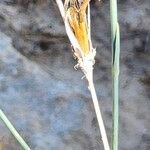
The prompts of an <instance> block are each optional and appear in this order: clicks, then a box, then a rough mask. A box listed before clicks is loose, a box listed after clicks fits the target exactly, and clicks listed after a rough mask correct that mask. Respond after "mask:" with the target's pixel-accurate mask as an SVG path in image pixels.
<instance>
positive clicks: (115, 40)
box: [110, 0, 120, 150]
mask: <svg viewBox="0 0 150 150" xmlns="http://www.w3.org/2000/svg"><path fill="white" fill-rule="evenodd" d="M110 16H111V32H112V33H111V39H112V84H113V85H112V88H113V89H112V93H113V94H112V95H113V123H112V150H118V128H119V126H118V118H119V58H120V31H119V24H118V19H117V0H110Z"/></svg>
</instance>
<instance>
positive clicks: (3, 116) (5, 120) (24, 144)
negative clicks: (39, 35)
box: [0, 109, 31, 150]
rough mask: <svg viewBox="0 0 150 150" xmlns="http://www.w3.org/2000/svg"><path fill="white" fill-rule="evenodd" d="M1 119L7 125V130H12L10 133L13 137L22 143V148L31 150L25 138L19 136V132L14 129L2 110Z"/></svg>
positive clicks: (0, 112)
mask: <svg viewBox="0 0 150 150" xmlns="http://www.w3.org/2000/svg"><path fill="white" fill-rule="evenodd" d="M0 119H1V120H2V121H3V122H4V123H5V125H6V126H7V128H8V129H9V130H10V132H11V133H12V134H13V136H14V137H15V138H16V140H17V141H18V142H19V143H20V145H21V146H22V148H23V149H24V150H31V149H30V147H29V146H28V145H27V143H26V142H25V141H24V140H23V138H22V137H21V136H20V135H19V133H18V132H17V130H16V129H15V128H14V127H13V125H12V124H11V122H10V121H9V120H8V118H7V117H6V115H5V114H4V113H3V111H2V110H1V109H0Z"/></svg>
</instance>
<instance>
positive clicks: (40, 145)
mask: <svg viewBox="0 0 150 150" xmlns="http://www.w3.org/2000/svg"><path fill="white" fill-rule="evenodd" d="M149 6H150V1H149V0H145V1H142V2H140V1H136V0H132V1H131V0H127V1H119V5H118V9H119V13H118V15H119V22H120V26H121V70H120V133H119V148H120V149H121V150H137V149H142V150H148V149H149V147H150V144H149V143H150V142H149V139H150V138H149V136H150V126H149V124H150V117H149V115H148V114H149V113H150V109H149V107H150V101H149V100H150V94H149V89H150V86H149V82H150V67H149V65H150V57H149V56H150V53H149V52H150V51H149V41H150V40H149V39H150V38H149V37H150V33H149V30H150V26H149V24H150V15H149V12H150V8H149ZM91 11H92V12H91V13H92V37H93V44H94V46H95V47H96V48H97V55H96V64H95V68H94V82H95V85H96V89H97V94H98V98H99V101H100V104H101V108H102V112H103V117H104V121H105V124H106V128H107V132H108V137H109V140H110V139H111V117H112V113H111V110H112V101H111V46H110V21H109V19H110V18H109V1H105V2H101V3H99V2H98V1H94V0H93V1H92V10H91ZM0 31H1V32H0V107H1V109H2V110H3V111H4V112H5V113H6V115H7V116H8V118H9V119H10V120H11V122H12V123H13V124H14V126H15V127H16V128H17V130H18V131H19V132H20V133H21V135H22V136H23V137H24V139H25V140H26V141H27V143H28V144H29V145H30V146H31V148H32V149H35V150H41V149H44V150H63V149H65V150H85V149H86V150H95V149H96V150H98V149H100V148H101V149H102V147H103V145H102V141H100V134H99V130H98V125H97V121H96V116H95V111H94V108H93V104H92V101H91V97H90V94H89V91H88V89H87V83H86V81H85V80H81V77H82V75H83V74H81V72H80V71H75V70H74V69H73V66H74V65H75V64H76V61H75V60H74V59H73V56H72V52H71V46H70V43H69V41H68V38H67V36H66V33H65V29H64V25H63V22H62V19H61V17H60V13H59V11H58V8H57V6H56V3H55V1H48V0H44V1H41V0H38V1H34V0H32V1H28V0H27V1H25V0H20V1H18V0H1V1H0ZM0 133H1V134H0V145H2V146H3V147H4V149H6V150H19V149H21V148H20V146H19V144H18V143H17V142H16V141H15V139H14V137H13V136H12V135H11V134H10V132H9V131H8V129H7V128H6V127H5V126H4V124H3V123H2V122H1V123H0ZM110 141H111V140H110Z"/></svg>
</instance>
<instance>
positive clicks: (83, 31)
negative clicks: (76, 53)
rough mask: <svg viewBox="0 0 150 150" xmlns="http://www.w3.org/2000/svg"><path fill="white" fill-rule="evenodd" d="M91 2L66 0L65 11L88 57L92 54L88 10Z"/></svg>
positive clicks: (87, 0) (86, 0)
mask: <svg viewBox="0 0 150 150" xmlns="http://www.w3.org/2000/svg"><path fill="white" fill-rule="evenodd" d="M89 1H90V0H82V1H81V0H66V1H65V10H66V16H67V19H68V22H69V24H70V27H71V28H72V31H73V33H74V35H75V37H76V39H77V41H78V43H79V45H80V47H81V50H82V52H83V54H84V56H86V55H87V54H89V52H90V42H89V33H88V25H87V17H86V9H87V6H88V4H89Z"/></svg>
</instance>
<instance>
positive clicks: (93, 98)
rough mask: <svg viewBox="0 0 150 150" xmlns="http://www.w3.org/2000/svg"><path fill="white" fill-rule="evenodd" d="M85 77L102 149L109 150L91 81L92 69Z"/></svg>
mask: <svg viewBox="0 0 150 150" xmlns="http://www.w3.org/2000/svg"><path fill="white" fill-rule="evenodd" d="M86 78H87V80H88V83H89V90H90V92H91V96H92V100H93V104H94V109H95V113H96V116H97V120H98V125H99V129H100V133H101V136H102V141H103V144H104V149H105V150H110V147H109V143H108V139H107V134H106V130H105V126H104V121H103V118H102V113H101V110H100V106H99V103H98V99H97V95H96V91H95V87H94V83H93V70H91V71H89V72H88V73H87V75H86Z"/></svg>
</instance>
